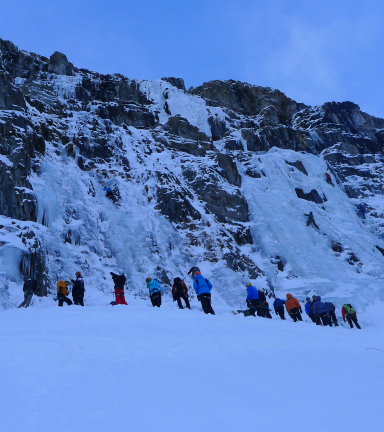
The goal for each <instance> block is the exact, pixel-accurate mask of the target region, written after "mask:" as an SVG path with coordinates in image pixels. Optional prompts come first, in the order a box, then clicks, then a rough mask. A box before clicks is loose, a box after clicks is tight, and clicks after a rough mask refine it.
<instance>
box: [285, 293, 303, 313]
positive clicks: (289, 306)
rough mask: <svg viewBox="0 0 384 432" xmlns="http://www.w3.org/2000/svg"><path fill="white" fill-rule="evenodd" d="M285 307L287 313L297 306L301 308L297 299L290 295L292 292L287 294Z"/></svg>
mask: <svg viewBox="0 0 384 432" xmlns="http://www.w3.org/2000/svg"><path fill="white" fill-rule="evenodd" d="M285 308H286V309H287V312H288V313H289V312H290V311H291V309H293V308H299V309H301V306H300V303H299V300H297V298H295V297H292V294H287V301H286V302H285Z"/></svg>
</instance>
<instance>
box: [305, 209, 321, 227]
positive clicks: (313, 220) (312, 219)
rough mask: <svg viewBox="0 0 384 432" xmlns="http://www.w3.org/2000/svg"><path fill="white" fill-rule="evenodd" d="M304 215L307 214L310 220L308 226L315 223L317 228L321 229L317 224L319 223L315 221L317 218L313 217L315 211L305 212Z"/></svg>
mask: <svg viewBox="0 0 384 432" xmlns="http://www.w3.org/2000/svg"><path fill="white" fill-rule="evenodd" d="M304 216H307V218H308V220H307V226H309V225H311V224H312V225H313V226H314V227H315V228H317V229H318V230H319V229H320V228H319V227H318V226H317V224H316V222H315V218H314V217H313V213H312V212H309V214H307V213H304Z"/></svg>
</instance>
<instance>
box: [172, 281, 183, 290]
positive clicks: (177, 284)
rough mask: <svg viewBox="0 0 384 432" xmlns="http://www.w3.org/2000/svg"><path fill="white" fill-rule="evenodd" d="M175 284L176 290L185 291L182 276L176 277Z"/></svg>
mask: <svg viewBox="0 0 384 432" xmlns="http://www.w3.org/2000/svg"><path fill="white" fill-rule="evenodd" d="M173 282H174V284H175V292H179V291H184V290H185V288H184V286H183V283H182V282H183V281H182V280H181V279H180V278H176V279H175V280H174V281H173Z"/></svg>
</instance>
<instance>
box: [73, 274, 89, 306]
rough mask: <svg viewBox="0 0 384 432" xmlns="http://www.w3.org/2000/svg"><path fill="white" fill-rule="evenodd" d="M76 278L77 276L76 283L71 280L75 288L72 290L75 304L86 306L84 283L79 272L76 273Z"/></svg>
mask: <svg viewBox="0 0 384 432" xmlns="http://www.w3.org/2000/svg"><path fill="white" fill-rule="evenodd" d="M75 276H76V280H75V281H73V280H72V279H70V281H71V282H73V288H72V298H73V303H74V304H75V305H80V306H84V293H85V288H84V281H83V278H82V276H81V273H80V272H79V271H77V272H76V273H75Z"/></svg>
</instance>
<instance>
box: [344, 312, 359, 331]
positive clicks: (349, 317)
mask: <svg viewBox="0 0 384 432" xmlns="http://www.w3.org/2000/svg"><path fill="white" fill-rule="evenodd" d="M347 321H348V324H349V326H350V327H351V328H353V324H352V322H354V323H355V326H356V327H357V328H358V329H361V327H360V325H359V323H358V322H357V318H356V315H355V314H353V315H347Z"/></svg>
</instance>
